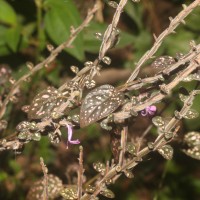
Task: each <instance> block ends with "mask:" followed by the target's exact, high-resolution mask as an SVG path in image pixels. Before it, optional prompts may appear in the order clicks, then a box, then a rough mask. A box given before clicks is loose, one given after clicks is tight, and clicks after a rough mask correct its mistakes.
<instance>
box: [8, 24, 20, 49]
mask: <svg viewBox="0 0 200 200" xmlns="http://www.w3.org/2000/svg"><path fill="white" fill-rule="evenodd" d="M20 34H21V32H20V28H19V27H13V28H9V29H8V30H7V33H6V43H7V45H8V47H9V48H10V49H11V50H12V51H13V52H16V51H17V49H18V47H19V41H20Z"/></svg>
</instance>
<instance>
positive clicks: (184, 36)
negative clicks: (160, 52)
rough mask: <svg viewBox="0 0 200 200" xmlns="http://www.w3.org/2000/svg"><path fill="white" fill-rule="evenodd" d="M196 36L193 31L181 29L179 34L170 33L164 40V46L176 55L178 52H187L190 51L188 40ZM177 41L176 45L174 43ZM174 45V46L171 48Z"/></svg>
mask: <svg viewBox="0 0 200 200" xmlns="http://www.w3.org/2000/svg"><path fill="white" fill-rule="evenodd" d="M191 38H194V35H193V34H192V33H191V32H188V31H186V30H184V29H181V30H180V31H179V32H178V34H174V35H170V36H169V37H167V38H166V40H164V44H163V45H164V46H165V47H167V49H166V53H167V54H168V55H175V54H176V53H177V52H181V53H185V52H187V51H189V45H188V41H190V40H191ZM174 43H176V45H174ZM171 47H173V48H171Z"/></svg>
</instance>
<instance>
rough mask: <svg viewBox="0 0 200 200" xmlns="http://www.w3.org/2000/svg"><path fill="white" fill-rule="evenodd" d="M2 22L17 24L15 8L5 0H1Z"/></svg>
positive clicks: (0, 17)
mask: <svg viewBox="0 0 200 200" xmlns="http://www.w3.org/2000/svg"><path fill="white" fill-rule="evenodd" d="M0 23H3V24H6V25H11V26H15V25H16V23H17V16H16V13H15V11H14V10H13V8H12V7H11V6H10V5H9V4H8V3H7V2H6V1H3V0H0Z"/></svg>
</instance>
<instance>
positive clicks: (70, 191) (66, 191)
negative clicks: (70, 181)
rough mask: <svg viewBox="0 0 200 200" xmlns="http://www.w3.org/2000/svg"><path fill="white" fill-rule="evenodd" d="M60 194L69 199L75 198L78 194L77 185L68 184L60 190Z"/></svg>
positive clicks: (73, 199)
mask: <svg viewBox="0 0 200 200" xmlns="http://www.w3.org/2000/svg"><path fill="white" fill-rule="evenodd" d="M60 195H61V196H62V197H63V198H64V199H67V200H75V199H77V198H78V196H77V186H76V185H75V186H74V185H72V186H67V187H65V188H63V189H62V190H61V191H60Z"/></svg>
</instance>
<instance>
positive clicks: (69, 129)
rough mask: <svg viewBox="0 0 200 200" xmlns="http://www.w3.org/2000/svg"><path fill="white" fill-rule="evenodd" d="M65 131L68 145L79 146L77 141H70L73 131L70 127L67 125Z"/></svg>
mask: <svg viewBox="0 0 200 200" xmlns="http://www.w3.org/2000/svg"><path fill="white" fill-rule="evenodd" d="M67 130H68V141H67V142H69V143H70V144H80V141H79V140H72V135H73V130H72V126H71V125H69V124H67Z"/></svg>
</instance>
